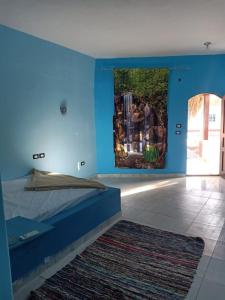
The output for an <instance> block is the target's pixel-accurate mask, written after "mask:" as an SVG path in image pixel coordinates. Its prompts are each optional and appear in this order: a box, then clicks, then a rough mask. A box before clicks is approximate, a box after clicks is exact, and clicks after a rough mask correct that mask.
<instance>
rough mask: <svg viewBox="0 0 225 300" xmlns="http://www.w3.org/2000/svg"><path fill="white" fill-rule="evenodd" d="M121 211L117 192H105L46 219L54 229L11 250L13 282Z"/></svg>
mask: <svg viewBox="0 0 225 300" xmlns="http://www.w3.org/2000/svg"><path fill="white" fill-rule="evenodd" d="M120 211H121V200H120V190H119V189H116V188H108V190H106V191H105V192H103V193H101V194H99V195H96V196H93V197H91V198H88V199H86V200H84V201H83V202H81V203H80V204H78V205H77V206H74V207H72V208H70V209H66V210H64V211H63V212H61V213H59V214H57V215H55V216H53V217H51V218H49V219H47V220H45V221H44V223H46V224H49V225H52V226H54V229H52V230H51V231H49V232H47V233H44V234H43V235H41V236H39V237H37V238H36V239H33V240H31V241H28V242H27V243H26V244H24V245H22V246H19V247H17V248H15V249H11V250H10V261H11V273H12V281H15V280H17V279H20V278H22V277H24V276H25V275H28V273H30V272H31V271H32V270H34V269H35V268H37V267H38V266H39V265H41V264H43V263H44V261H45V258H46V257H50V256H53V255H55V254H56V253H57V252H59V251H61V250H63V249H64V248H65V247H67V246H68V245H70V244H71V243H73V242H74V241H76V240H78V239H79V238H80V237H82V236H83V235H84V234H86V233H88V232H89V231H90V230H92V229H94V228H95V227H97V226H98V225H99V224H101V223H103V222H104V221H105V220H107V219H109V218H111V217H112V216H113V215H115V214H117V213H118V212H120Z"/></svg>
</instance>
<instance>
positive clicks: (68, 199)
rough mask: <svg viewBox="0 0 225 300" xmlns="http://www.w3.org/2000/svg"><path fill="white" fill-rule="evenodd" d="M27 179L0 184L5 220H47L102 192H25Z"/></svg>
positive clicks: (80, 190) (67, 190)
mask: <svg viewBox="0 0 225 300" xmlns="http://www.w3.org/2000/svg"><path fill="white" fill-rule="evenodd" d="M27 179H28V178H20V179H16V180H9V181H3V182H2V188H3V199H4V210H5V218H6V220H8V219H11V218H14V217H17V216H21V217H25V218H29V219H34V220H37V221H43V220H45V219H48V218H50V217H52V216H54V215H56V214H58V213H59V212H61V211H63V210H64V209H66V208H70V207H72V206H75V205H77V204H78V203H80V202H81V201H83V200H85V199H87V198H89V197H92V196H95V195H97V194H100V193H102V192H104V191H105V190H99V189H86V188H85V189H84V188H83V189H62V190H51V191H25V190H24V187H25V185H26V183H27Z"/></svg>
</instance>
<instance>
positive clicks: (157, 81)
mask: <svg viewBox="0 0 225 300" xmlns="http://www.w3.org/2000/svg"><path fill="white" fill-rule="evenodd" d="M168 75H169V70H168V69H164V68H159V69H144V68H135V69H114V116H113V134H114V153H115V166H116V167H117V168H132V169H163V168H165V164H166V151H167V94H168Z"/></svg>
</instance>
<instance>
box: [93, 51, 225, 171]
mask: <svg viewBox="0 0 225 300" xmlns="http://www.w3.org/2000/svg"><path fill="white" fill-rule="evenodd" d="M135 67H141V68H151V67H168V68H169V69H170V76H169V96H168V153H167V158H166V168H165V169H162V170H137V169H118V168H115V166H114V152H113V123H112V117H113V110H114V104H113V72H112V70H113V68H135ZM224 70H225V55H207V56H174V57H151V58H125V59H99V60H97V61H96V71H95V114H96V135H97V136H96V143H97V173H186V131H187V101H188V99H189V98H190V97H192V96H194V95H196V94H199V93H213V94H216V95H218V96H222V95H224V94H225V72H224ZM179 79H181V81H179ZM176 123H181V124H182V125H183V128H182V135H175V130H176V128H175V125H176Z"/></svg>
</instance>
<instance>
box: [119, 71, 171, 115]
mask: <svg viewBox="0 0 225 300" xmlns="http://www.w3.org/2000/svg"><path fill="white" fill-rule="evenodd" d="M168 73H169V70H168V69H163V68H158V69H142V68H136V69H114V90H115V95H121V94H122V93H128V92H131V93H132V94H133V95H134V96H136V97H138V98H140V97H144V98H145V101H146V102H148V103H149V104H151V105H153V106H154V107H156V108H157V107H158V108H159V109H162V110H166V99H167V93H168Z"/></svg>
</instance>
